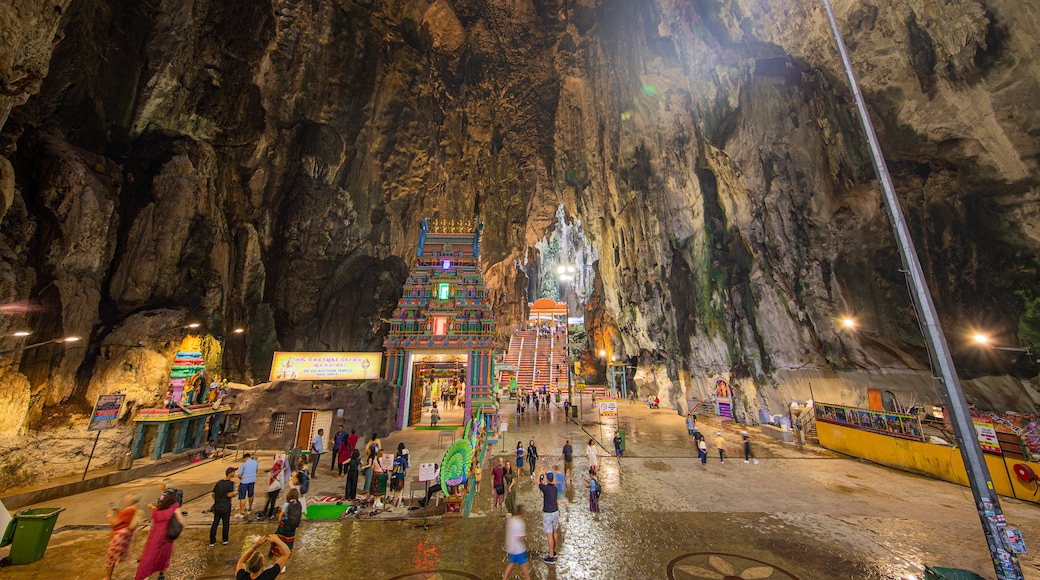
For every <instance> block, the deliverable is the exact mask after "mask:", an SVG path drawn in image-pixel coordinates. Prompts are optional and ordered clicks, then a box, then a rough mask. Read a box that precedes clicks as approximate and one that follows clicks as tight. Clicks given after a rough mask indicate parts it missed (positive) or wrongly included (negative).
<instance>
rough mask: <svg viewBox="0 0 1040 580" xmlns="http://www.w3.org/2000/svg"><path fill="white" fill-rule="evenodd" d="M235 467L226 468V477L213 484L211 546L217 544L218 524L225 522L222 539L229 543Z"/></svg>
mask: <svg viewBox="0 0 1040 580" xmlns="http://www.w3.org/2000/svg"><path fill="white" fill-rule="evenodd" d="M235 471H237V470H236V469H235V468H234V467H229V468H227V469H225V470H224V479H221V480H220V481H218V482H217V483H216V484H215V485H214V486H213V491H211V492H210V495H211V496H213V524H212V525H210V527H209V547H210V548H212V547H213V546H215V545H216V544H217V526H218V525H220V524H223V526H224V531H223V533H222V534H221V536H220V537H221V540H222V542H223V543H224V545H225V546H226V545H227V543H228V529H229V528H230V527H231V498H233V497H235V482H233V481H231V479H232V478H233V477H235Z"/></svg>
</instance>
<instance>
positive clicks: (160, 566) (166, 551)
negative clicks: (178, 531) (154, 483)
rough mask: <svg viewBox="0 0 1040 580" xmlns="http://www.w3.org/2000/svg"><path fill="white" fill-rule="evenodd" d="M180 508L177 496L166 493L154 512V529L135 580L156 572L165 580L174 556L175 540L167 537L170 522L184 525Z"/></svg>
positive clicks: (145, 546) (149, 533)
mask: <svg viewBox="0 0 1040 580" xmlns="http://www.w3.org/2000/svg"><path fill="white" fill-rule="evenodd" d="M180 507H181V504H179V503H177V494H175V493H166V494H163V496H162V498H161V499H160V500H159V505H158V506H156V508H155V510H153V511H152V527H151V528H150V529H149V530H148V540H147V541H146V542H145V544H144V552H142V553H141V562H140V563H139V564H138V565H137V574H135V575H134V580H144V579H145V578H148V577H150V576H151V575H152V574H155V573H156V572H158V573H159V580H163V578H165V575H164V574H163V573H164V572H165V571H166V569H167V568H169V567H170V556H171V555H173V540H170V539H168V538H167V537H166V530H167V528H169V527H170V520H171V519H174V518H176V519H177V521H178V522H180V523H181V525H184V518H182V517H181V513H180V511H179V510H180Z"/></svg>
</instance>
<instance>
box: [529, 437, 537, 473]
mask: <svg viewBox="0 0 1040 580" xmlns="http://www.w3.org/2000/svg"><path fill="white" fill-rule="evenodd" d="M536 463H538V447H536V446H535V444H534V439H531V442H530V443H528V444H527V468H528V469H529V470H530V471H531V477H534V469H535V464H536Z"/></svg>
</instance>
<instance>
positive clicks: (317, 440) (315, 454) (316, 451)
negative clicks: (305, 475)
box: [310, 429, 325, 479]
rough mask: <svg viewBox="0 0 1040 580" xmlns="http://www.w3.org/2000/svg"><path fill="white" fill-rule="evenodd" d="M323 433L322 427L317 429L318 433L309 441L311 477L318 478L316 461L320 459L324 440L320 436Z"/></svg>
mask: <svg viewBox="0 0 1040 580" xmlns="http://www.w3.org/2000/svg"><path fill="white" fill-rule="evenodd" d="M324 434H325V430H324V429H318V434H317V435H315V436H314V441H312V442H311V473H310V476H311V479H318V461H320V460H321V452H322V451H323V450H324V447H325V440H324V439H323V438H322V435H324Z"/></svg>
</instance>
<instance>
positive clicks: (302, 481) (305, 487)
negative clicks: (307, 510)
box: [293, 467, 311, 506]
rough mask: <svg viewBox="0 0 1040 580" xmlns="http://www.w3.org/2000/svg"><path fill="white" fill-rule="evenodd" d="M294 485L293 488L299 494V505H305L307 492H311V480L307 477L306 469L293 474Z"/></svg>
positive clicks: (302, 468) (303, 468)
mask: <svg viewBox="0 0 1040 580" xmlns="http://www.w3.org/2000/svg"><path fill="white" fill-rule="evenodd" d="M293 478H294V479H295V482H294V483H295V485H294V486H293V487H294V488H295V489H296V491H297V492H299V494H300V503H301V504H303V505H304V506H306V505H307V492H308V491H310V490H311V478H310V476H309V475H307V468H305V467H301V468H300V469H298V470H296V473H294V474H293Z"/></svg>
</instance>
